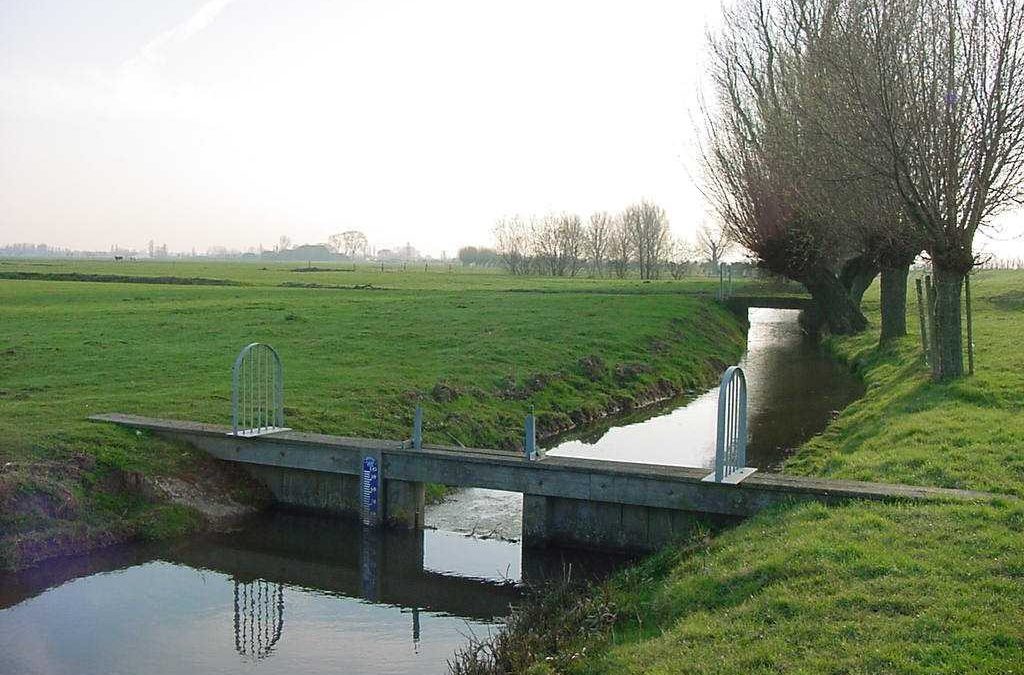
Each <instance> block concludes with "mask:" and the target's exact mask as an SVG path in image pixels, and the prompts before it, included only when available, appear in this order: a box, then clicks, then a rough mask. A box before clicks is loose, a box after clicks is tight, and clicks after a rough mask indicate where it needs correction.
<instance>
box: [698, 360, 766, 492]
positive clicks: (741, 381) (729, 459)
mask: <svg viewBox="0 0 1024 675" xmlns="http://www.w3.org/2000/svg"><path fill="white" fill-rule="evenodd" d="M746 463H747V378H746V377H745V376H744V375H743V369H742V368H740V367H739V366H730V367H729V368H726V370H725V373H724V374H723V375H722V382H721V384H720V385H719V387H718V433H717V438H716V441H715V470H714V472H713V473H711V474H708V475H707V476H706V477H705V478H704V480H706V481H714V482H715V483H738V482H740V481H741V480H743V479H744V478H746V477H747V476H749V475H750V474H752V473H754V471H755V470H756V469H751V468H749V467H747V466H746Z"/></svg>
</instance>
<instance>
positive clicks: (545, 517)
mask: <svg viewBox="0 0 1024 675" xmlns="http://www.w3.org/2000/svg"><path fill="white" fill-rule="evenodd" d="M706 522H707V518H706V517H705V516H704V515H703V514H699V513H696V512H693V511H681V510H677V509H666V508H658V507H652V506H637V505H634V504H616V503H609V502H601V501H594V500H589V499H570V498H566V497H545V496H540V495H530V494H524V495H523V544H524V545H525V546H530V547H545V546H548V545H550V544H558V545H560V546H576V547H581V548H593V549H608V550H618V551H655V550H657V549H659V548H662V547H663V546H666V545H667V544H670V543H672V542H673V541H678V540H681V539H686V538H688V537H690V536H691V535H692V534H693V533H694V532H695V530H696V528H698V527H699V526H700V525H702V524H704V523H706Z"/></svg>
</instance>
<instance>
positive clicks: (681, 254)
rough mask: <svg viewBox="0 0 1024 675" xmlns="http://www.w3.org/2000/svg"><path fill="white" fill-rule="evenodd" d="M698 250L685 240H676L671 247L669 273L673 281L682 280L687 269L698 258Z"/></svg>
mask: <svg viewBox="0 0 1024 675" xmlns="http://www.w3.org/2000/svg"><path fill="white" fill-rule="evenodd" d="M698 255H699V253H698V248H697V247H695V246H693V245H692V244H690V242H688V241H687V240H685V239H676V240H674V241H673V242H672V243H671V245H670V246H669V252H668V271H669V274H671V275H672V278H673V279H682V278H683V277H685V276H686V273H687V269H688V268H689V267H690V265H691V263H692V262H693V261H694V260H695V259H696V258H697V257H698Z"/></svg>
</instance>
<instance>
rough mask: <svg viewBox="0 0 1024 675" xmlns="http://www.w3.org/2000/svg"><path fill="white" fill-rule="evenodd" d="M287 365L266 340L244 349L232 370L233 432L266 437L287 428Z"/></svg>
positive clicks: (233, 433)
mask: <svg viewBox="0 0 1024 675" xmlns="http://www.w3.org/2000/svg"><path fill="white" fill-rule="evenodd" d="M285 430H286V427H285V426H284V367H283V365H282V364H281V357H280V356H279V355H278V353H277V350H275V349H274V348H273V347H271V346H270V345H267V344H263V343H262V342H253V343H252V344H248V345H246V346H245V347H243V348H242V351H240V352H239V353H238V357H237V358H236V359H235V365H234V366H233V367H232V369H231V433H232V435H234V436H262V435H264V434H271V433H274V432H276V431H285Z"/></svg>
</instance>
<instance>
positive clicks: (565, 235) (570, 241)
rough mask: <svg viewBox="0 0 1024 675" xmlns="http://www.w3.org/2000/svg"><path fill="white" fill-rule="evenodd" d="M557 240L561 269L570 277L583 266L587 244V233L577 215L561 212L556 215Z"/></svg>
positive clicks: (577, 272)
mask: <svg viewBox="0 0 1024 675" xmlns="http://www.w3.org/2000/svg"><path fill="white" fill-rule="evenodd" d="M558 240H559V247H560V253H561V256H562V260H563V266H562V269H563V271H564V272H565V273H568V275H569V276H570V277H574V276H576V275H577V274H579V272H580V270H581V269H582V268H583V264H584V262H585V259H586V244H587V233H586V230H585V229H584V228H583V221H582V220H581V219H580V217H579V216H578V215H576V214H575V213H563V214H562V215H561V216H559V217H558Z"/></svg>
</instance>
